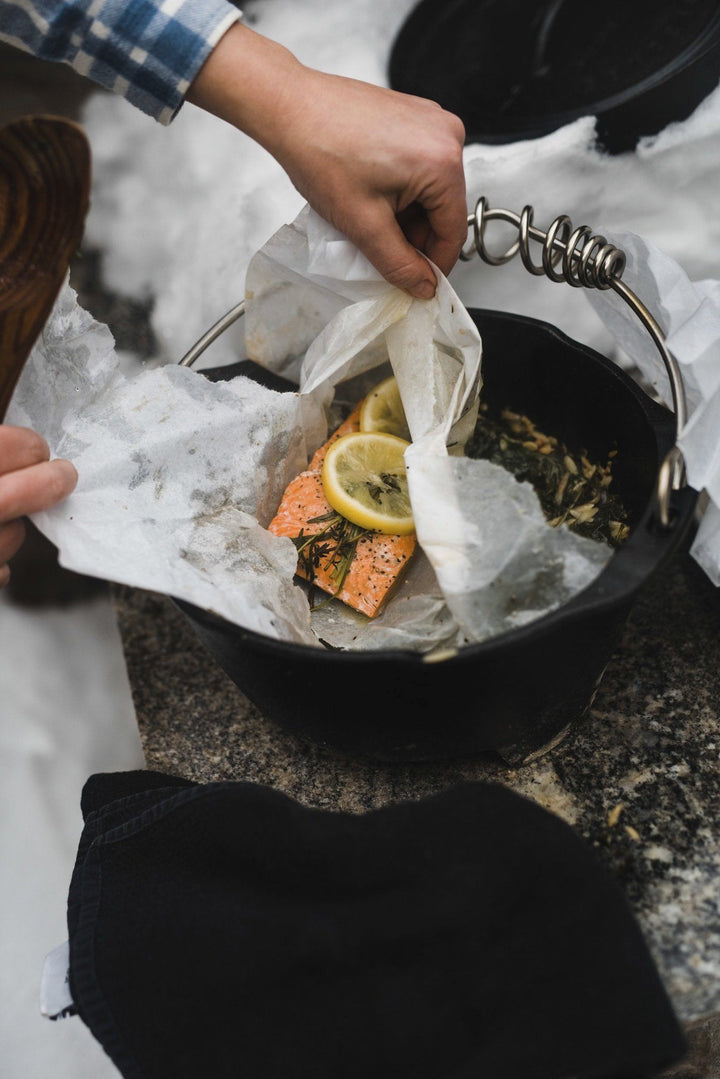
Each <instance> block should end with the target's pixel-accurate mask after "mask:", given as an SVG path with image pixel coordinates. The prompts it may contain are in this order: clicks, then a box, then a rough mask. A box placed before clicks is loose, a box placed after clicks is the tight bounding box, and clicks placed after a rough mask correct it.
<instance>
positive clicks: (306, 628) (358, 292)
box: [8, 207, 717, 651]
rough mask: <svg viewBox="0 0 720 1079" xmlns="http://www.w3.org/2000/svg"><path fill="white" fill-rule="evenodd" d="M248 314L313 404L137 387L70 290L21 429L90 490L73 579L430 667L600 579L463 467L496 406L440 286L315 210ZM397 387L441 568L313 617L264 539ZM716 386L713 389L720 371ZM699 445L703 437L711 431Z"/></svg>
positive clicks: (528, 511)
mask: <svg viewBox="0 0 720 1079" xmlns="http://www.w3.org/2000/svg"><path fill="white" fill-rule="evenodd" d="M638 242H641V241H638ZM633 257H635V256H633ZM642 257H644V252H642V251H639V253H638V255H637V258H638V259H640V258H642ZM670 263H671V264H672V266H671V268H672V270H673V273H674V274H677V267H676V266H675V264H674V263H672V260H670ZM666 269H667V268H666V267H664V264H662V261H660V262H658V260H657V258H656V257H655V256H654V253H653V258H652V259H650V260H649V262H648V264H647V265H646V266H643V267H642V268H641V269H640V270H639V271H638V274H639V281H638V286H637V287H638V291H640V290H641V288H645V289H646V291H645V292H644V293H643V295H644V296H648V291H647V289H648V288H649V286H650V284H651V283H652V281H654V280H655V274H656V273H657V274H659V276H658V278H657V281H656V284H657V289H658V292H659V294H660V295H661V296H662V298H663V302H665V301H667V304H668V305H669V308H668V309H670V308H672V309H673V310H674V307H675V306H677V307H678V309H679V310H681V311H682V312H684V313H685V314H686V315H687V318H686V321H688V319H689V322H690V325H689V326H685V327H684V331H683V332H684V333H685V336H686V337H687V338H688V339H689V340H691V341H692V342H694V345H693V346H692V348H694V349H695V352H697V341H698V335H697V333H696V332H695V329H694V328H693V327H694V320H697V326H698V327H700V328H701V329H702V328H703V327H704V330H705V333H706V336H708V338H711V337H712V331H713V330H715V331H716V332H717V325H716V323H717V319H716V314H715V309H714V308H713V307H703V305H702V304H701V305H700V308H698V307H697V305H696V306H695V308H693V311H690V309H689V300H688V296H686V295H685V294H683V296H682V297H680V299H679V300H677V297H674V296H671V297H670V298H669V299H667V297H666V295H665V293H666V290H667V279H666V278H667V275H666V273H665V270H666ZM709 291H710V292H712V290H711V289H710V290H709ZM246 294H247V314H246V319H245V333H246V349H247V354H248V355H249V356H250V357H251V358H253V359H255V360H256V361H257V362H259V363H261V364H263V365H265V366H266V367H268V368H269V369H271V370H274V371H277V372H278V373H280V374H283V375H284V376H285V377H289V378H291V379H292V380H294V381H297V384H298V390H297V392H290V393H276V392H274V391H271V390H267V389H265V388H263V387H261V386H258V385H256V384H255V383H253V382H252V381H251V380H249V379H247V378H245V377H239V378H235V379H233V380H231V381H229V382H225V383H211V382H209V381H208V380H207V379H206V378H205V377H204V376H203V375H202V374H201V373H200V372H196V371H192V370H189V369H186V368H180V367H177V366H175V365H168V366H165V367H161V368H154V369H152V370H144V371H140V372H136V373H133V374H132V375H129V376H126V375H123V374H122V373H121V372H120V370H119V368H118V365H117V357H116V355H115V353H114V348H113V341H112V338H111V335H110V334H109V331H108V330H107V328H106V327H103V326H101V325H99V324H98V323H96V322H94V320H93V319H92V318H91V317H90V316H89V315H88V314H87V313H86V312H85V311H83V310H82V309H81V308H80V307H79V306H78V304H77V298H76V296H75V294H74V292H73V290H72V289H71V288H70V287H69V286H66V288H65V289H64V290H63V292H62V294H61V296H60V298H59V300H58V303H57V304H56V307H55V309H54V311H53V314H52V315H51V317H50V319H49V320H48V324H47V326H46V327H45V330H44V332H43V335H42V337H41V339H40V341H39V342H38V344H37V345H36V347H35V349H34V350H33V353H32V356H31V358H30V360H29V362H28V364H27V366H26V369H25V371H24V373H23V376H22V378H21V380H20V383H19V385H18V388H17V390H16V393H15V396H14V398H13V401H12V403H11V407H10V410H9V413H8V422H10V423H20V424H26V425H28V426H32V427H34V428H36V429H37V430H39V431H41V432H42V433H43V434H44V435H45V437H46V438H47V439H48V441H49V443H50V445H51V449H52V451H53V453H54V454H56V455H58V456H67V457H69V458H70V459H71V460H73V461H74V462H75V464H76V466H77V468H78V471H79V473H80V482H79V485H78V488H77V490H76V492H75V493H74V494H73V495H72V496H71V497H70V498H69V499H68V500H66V502H64V503H63V504H61V505H60V506H57V507H55V508H53V509H52V510H50V511H48V512H46V513H42V514H38V515H36V517H35V521H36V523H37V525H38V527H39V528H40V529H41V531H43V532H44V533H45V534H46V535H47V536H48V537H49V538H50V539H51V540H52V541H53V542H54V543H55V544H56V545H57V546H58V548H59V551H60V559H61V562H62V563H63V564H64V565H66V566H68V567H70V568H72V569H75V570H77V571H79V572H83V573H90V574H93V575H95V576H99V577H104V578H107V579H109V580H112V581H118V582H122V583H127V584H130V585H134V586H137V587H142V588H147V589H151V590H153V591H159V592H165V593H167V594H169V595H172V596H176V597H179V598H183V599H186V600H189V601H190V602H192V603H195V604H197V605H198V606H200V607H204V608H208V609H210V610H214V611H216V612H217V613H219V614H221V615H223V616H224V617H225V618H227V619H229V620H230V621H233V622H236V623H238V624H241V625H243V626H246V627H248V628H250V629H255V630H259V631H260V632H262V633H266V634H269V635H271V636H276V637H279V638H281V639H286V640H296V641H303V642H306V643H308V644H317V643H318V637H322V638H323V640H327V641H329V642H330V643H336V644H337V645H338V646H341V647H351V648H357V647H362V648H382V647H388V646H391V645H400V646H401V647H413V648H417V649H419V650H422V651H428V650H430V649H433V648H443V649H446V648H453V647H457V646H459V645H460V644H462V643H463V642H465V641H469V640H483V639H485V638H487V637H488V636H491V635H493V634H495V633H497V632H500V631H502V630H503V629H507V628H511V627H513V626H516V625H520V624H524V623H526V622H528V621H530V620H532V619H533V618H536V617H538V616H539V615H541V614H543V613H545V612H546V611H547V610H550V609H553V608H554V607H557V606H559V605H560V604H562V603H564V602H566V601H567V600H568V599H569V598H570V597H571V596H572V595H574V594H575V593H576V592H577V591H579V590H580V589H582V588H583V587H585V586H586V585H587V584H588V583H589V582H590V581H591V580H592V579H594V577H595V576H596V575H597V573H598V572H600V570H601V569H602V567H603V566H604V565H605V564H606V562H607V560H608V558H609V557H610V555H611V551H610V549H609V548H607V547H605V546H604V545H602V544H597V543H594V542H592V541H590V540H586V539H583V538H581V537H578V536H576V535H574V534H573V533H571V532H569V531H568V530H567V529H565V528H559V529H551V528H550V527H549V526H548V525H547V524H546V522H545V518H544V516H543V514H542V511H541V509H540V506H539V502H538V500H537V497H536V495H535V493H534V491H533V490H532V488H531V487H530V486H529V485H528V484H520V483H518V482H517V481H516V480H515V479H514V478H513V477H512V476H511V475H510V474H509V473H507V472H506V471H505V470H504V469H501V468H499V467H497V466H495V465H493V464H490V463H489V462H487V461H476V460H470V459H468V458H465V457H464V456H462V449H463V446H464V442H465V440H466V439H467V437H468V436H469V434H470V433H471V431H472V429H473V426H474V423H475V418H476V414H477V405H478V395H479V393H480V392H481V386H482V373H481V361H482V343H481V341H480V338H479V335H478V332H477V329H476V327H475V325H474V323H473V322H472V320H471V319H470V317H469V315H468V314H467V311H466V310H465V308H464V306H463V304H462V302H461V300H460V299H459V297H458V296H457V295H456V293H455V292H454V291H453V289H452V288H451V286H450V285H449V283H448V282H447V280H446V279H445V278H444V277H443V276H442V275H441V274H439V273H438V291H437V295H436V297H435V298H434V299H433V300H430V301H418V300H413V299H412V298H411V297H409V296H408V295H406V294H405V293H403V292H400V291H399V290H397V289H394V288H392V287H391V286H390V285H388V284H387V283H386V282H385V281H384V280H382V279H381V278H380V277H379V276H378V274H377V273H376V272H375V271H374V269H373V268H372V267H371V266H370V264H369V263H368V262H367V261H366V260H365V259H364V257H363V256H362V255H360V253H359V252H358V251H357V250H356V249H355V248H354V247H352V245H350V244H349V243H348V241H347V240H346V239H345V238H344V237H343V236H342V235H341V234H339V233H337V232H335V230H333V229H332V228H331V227H330V226H329V225H327V224H326V223H325V222H324V221H322V220H321V219H320V218H318V217H317V216H316V215H315V214H314V213H313V212H312V211H310V210H309V209H308V208H307V207H305V208H304V209H303V211H302V212H301V213H300V215H299V216H298V218H296V220H295V221H294V222H293V223H292V224H290V225H287V226H284V227H283V228H281V229H280V230H279V231H278V232H277V233H276V234H275V235H274V236H273V237H272V238H271V239H270V240H269V241H268V243H267V244H266V245H265V246H264V247H263V248H262V250H261V251H259V252H258V253H257V254H256V256H255V257H254V258H253V259H252V260H251V263H250V266H249V268H248V274H247V282H246ZM691 294H692V296H693V297H695V296H696V290H695V289H694V287H692V286H691ZM676 300H677V303H676ZM708 302H709V301H708ZM700 309H702V311H703V314H700V313H699V312H700ZM601 314H602V316H603V317H607V319H608V324H609V325H611V328H612V329H613V332H617V333H618V334H619V335H620V337H621V338H622V343H623V347H625V348H626V349H627V348H628V342H627V340H626V338H628V336H629V335H631V331H630V330H629V329H628V327H627V325H626V324H625V323H624V322H622V321H621V322H616V321H615V319H616V315H615V313H614V312H613V313H612V314H610V313H608V312H606V311H605V307H604V306H603V307H602V308H601ZM704 316H707V318H706V319H705V321H704ZM620 317H621V319H622V316H620ZM681 329H682V327H681V328H679V329H678V331H677V332H678V333H679V334H680V330H681ZM680 336H681V337H682V334H681V335H680ZM679 339H680V338H679ZM683 342H684V339H683ZM685 344H686V343H685ZM692 348H691V347H690V346H689V345H687V347H685V345H684V347H683V350H682V351H683V355H686V356H688V357H690V354H691V352H692ZM693 354H694V353H693ZM649 362H650V363H652V361H651V360H649ZM687 363H688V364H689V365H690V366H692V361H691V360H690V359H688V360H687ZM389 370H392V371H393V372H394V373H395V375H396V377H397V380H398V383H399V386H400V391H401V395H402V399H403V404H404V407H405V411H406V414H407V418H408V423H409V426H410V430H411V432H412V436H413V444H412V446H411V447H410V448H409V449H408V451H407V455H406V462H407V466H408V476H409V486H410V495H411V500H412V505H413V513H414V517H415V521H416V526H417V533H418V539H419V543H420V547H421V553H420V554H419V555H418V556H417V558H416V560H415V564H414V565H413V566H412V567H411V570H410V572H409V574H408V576H407V579H406V581H405V582H404V583H403V585H402V586H401V588H400V589H399V590H398V593H397V595H396V596H395V597H394V598H393V599H392V600H391V601H390V603H389V605H388V607H387V609H386V611H385V612H384V614H383V615H381V616H380V618H379V619H377V620H374V621H373V622H368V620H367V619H364V618H363V617H362V616H358V615H356V614H355V613H354V612H352V611H349V610H348V609H347V608H345V607H343V606H342V605H341V604H339V603H337V602H332V603H331V604H329V605H326V606H324V607H323V608H322V610H321V611H319V612H317V613H316V614H314V615H313V616H312V617H311V616H310V613H309V609H308V603H307V599H306V595H305V591H304V589H303V587H302V586H300V585H299V584H298V583H297V582H296V581H295V580H294V570H295V565H296V552H295V548H294V546H293V544H292V542H291V541H290V540H288V539H281V538H278V537H275V536H273V535H271V534H270V533H269V532H268V531H267V529H266V527H265V526H266V525H267V524H268V522H269V520H270V519H271V517H272V515H273V513H274V511H275V508H276V507H277V504H278V502H279V500H280V498H281V495H282V492H283V490H284V488H285V486H286V485H287V483H288V482H289V480H290V479H291V478H293V477H294V476H295V475H296V474H297V473H298V472H300V471H301V470H302V469H303V468H304V466H305V464H306V462H307V460H308V457H309V456H310V454H311V453H312V452H313V451H314V449H315V448H316V447H317V446H318V445H319V444H321V442H322V441H323V440H324V439H325V437H326V436H327V433H328V428H327V417H328V410H329V408H330V405H331V402H332V400H333V396H334V394H335V392H337V393H338V394H339V395H345V396H346V397H347V396H352V393H353V391H354V392H355V393H356V397H355V399H359V396H360V391H361V389H362V388H363V387H365V388H367V387H369V386H370V385H372V384H373V383H374V382H375V381H378V380H379V378H380V377H383V376H384V375H385V374H386V373H387V371H389ZM698 370H700V369H698ZM703 370H704V368H703ZM655 374H657V370H656V369H655ZM708 378H709V379H710V382H711V383H712V384H713V385H714V380H713V377H712V365H711V364H710V372H709V373H708ZM701 413H702V409H699V411H698V415H700V414H701ZM695 423H696V428H695V430H696V431H700V430H702V431H705V430H706V428H707V430H708V431H709V429H710V427H711V426H712V423H711V421H710V420H709V419H706V421H705V426H703V424H702V421H701V420H696V421H695ZM715 429H716V430H717V427H716V428H715ZM691 436H692V430H691V428H690V427H689V428H688V432H687V436H686V442H684V444H683V448H686V449H687V452H688V453H690V454H691V455H692V442H691ZM707 438H710V440H711V441H712V436H711V435H709V434H708V435H707V437H706V438H704V439H703V440H702V454H703V455H706V452H707V450H708V444H707ZM713 448H714V449H715V450H716V453H717V447H716V445H715V442H713ZM716 467H717V461H716ZM693 475H694V476H695V477H696V479H697V476H698V470H697V467H696V464H693Z"/></svg>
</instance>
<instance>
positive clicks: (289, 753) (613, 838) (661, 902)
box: [115, 555, 720, 1079]
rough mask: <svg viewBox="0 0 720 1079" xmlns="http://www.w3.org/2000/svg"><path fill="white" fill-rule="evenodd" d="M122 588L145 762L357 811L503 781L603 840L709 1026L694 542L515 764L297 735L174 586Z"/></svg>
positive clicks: (596, 842) (663, 958)
mask: <svg viewBox="0 0 720 1079" xmlns="http://www.w3.org/2000/svg"><path fill="white" fill-rule="evenodd" d="M115 601H116V607H117V613H118V619H119V625H120V630H121V634H122V637H123V642H124V647H125V651H126V659H127V665H128V671H129V676H130V682H131V686H132V689H133V694H134V699H135V705H136V709H137V716H138V723H139V726H140V731H141V736H142V739H143V745H144V750H145V755H146V761H147V765H148V767H149V768H151V769H157V770H160V771H165V772H170V773H172V774H176V775H182V776H186V777H188V778H191V779H194V780H197V781H200V782H209V781H213V780H218V779H238V780H248V781H252V782H257V783H265V784H268V785H270V786H273V787H276V788H278V789H280V790H283V791H285V792H286V793H288V794H290V795H291V796H293V797H295V798H296V799H298V800H299V801H301V802H304V803H307V804H312V805H317V806H322V807H327V808H331V809H336V810H346V811H351V812H362V811H364V810H367V809H370V808H373V807H376V806H380V805H383V804H386V803H388V802H392V801H398V800H401V799H417V798H422V797H424V796H426V795H429V794H431V793H433V792H435V791H438V790H440V789H442V788H445V787H447V786H449V785H451V784H453V783H456V782H458V781H464V780H493V781H497V782H501V783H504V784H507V785H508V786H510V787H511V788H512V789H513V790H515V791H517V792H518V793H520V794H522V795H525V796H527V797H529V798H532V799H534V800H535V801H537V802H538V803H539V804H541V805H543V806H545V807H546V808H547V809H549V810H550V811H552V812H554V813H557V814H558V815H559V816H561V817H562V818H564V819H565V820H566V821H567V822H568V823H570V824H571V825H572V826H573V827H574V828H575V829H576V830H577V831H578V833H579V834H580V835H582V836H583V837H584V838H585V839H586V840H587V841H588V842H589V843H590V844H591V845H592V846H593V848H594V849H595V850H596V852H597V855H598V857H599V858H600V859H601V860H602V861H603V862H604V863H605V864H606V865H607V866H608V867H609V868H610V869H611V871H612V872H613V873H614V874H615V876H616V878H617V879H618V880H619V881H620V883H621V884H622V886H623V888H624V889H625V892H626V894H627V896H628V899H629V901H630V903H631V905H632V908H633V909H634V911H635V912H636V915H637V917H638V920H639V922H640V925H641V926H642V928H643V931H644V933H645V935H646V939H647V941H648V944H649V946H650V949H651V951H652V953H653V955H654V957H655V959H656V962H657V964H658V967H659V970H660V972H661V975H662V977H663V979H664V981H665V984H666V986H667V989H668V992H669V994H670V997H671V999H672V1000H673V1003H674V1005H675V1007H676V1010H677V1012H678V1014H679V1016H680V1017H681V1019H683V1020H684V1021H685V1022H686V1023H688V1024H695V1023H697V1021H699V1020H704V1021H706V1022H705V1025H704V1026H703V1027H702V1029H703V1031H704V1033H703V1035H702V1036H703V1038H705V1040H707V1038H708V1037H709V1036H710V1035H708V1033H707V1031H708V1030H710V1029H711V1027H712V1024H713V1023H714V1022H715V1017H716V1016H718V1015H720V886H719V885H718V881H719V880H720V591H718V590H716V589H714V588H713V587H712V586H711V585H710V584H709V582H708V581H707V578H706V577H705V576H704V575H703V574H702V572H701V571H700V570H699V569H698V567H697V566H696V565H695V563H694V562H693V561H692V560H691V559H690V558H689V557H688V556H686V555H682V556H679V557H678V558H676V560H675V561H674V562H673V563H672V564H671V565H670V567H669V568H668V569H667V570H666V571H665V572H664V573H663V575H662V576H661V577H658V578H657V579H656V580H655V581H654V582H652V583H651V584H650V585H649V586H648V587H647V588H646V591H645V593H644V595H643V596H642V598H641V599H640V600H639V602H638V603H637V604H636V607H635V609H634V611H633V614H632V616H631V618H630V621H629V622H628V625H627V627H626V631H625V633H624V636H623V639H622V642H621V644H620V646H619V647H618V649H617V650H616V653H615V655H614V656H613V659H612V661H611V663H610V664H609V666H608V668H607V671H606V673H605V676H604V678H603V681H602V683H601V686H600V690H599V692H598V694H597V696H596V698H595V701H594V704H593V706H592V708H591V710H590V712H589V714H588V715H587V716H586V717H585V719H583V720H582V721H581V722H579V723H578V724H577V725H576V726H575V727H574V728H573V729H572V730H571V732H570V734H569V735H568V736H567V738H566V739H565V740H564V741H563V742H562V743H561V744H560V745H559V746H557V747H556V748H555V749H554V750H552V751H551V752H549V753H548V754H546V755H545V756H544V757H542V758H540V759H539V760H536V761H534V762H533V763H531V764H529V765H526V766H525V767H523V768H521V769H516V770H510V769H508V767H507V766H506V765H504V764H503V763H502V762H500V761H499V760H497V759H496V758H494V757H490V756H483V757H476V758H472V759H463V760H450V761H439V762H434V763H429V764H428V763H425V764H420V765H417V764H413V765H397V764H394V765H378V764H376V763H374V762H369V761H363V760H350V759H347V758H344V757H341V756H339V755H336V754H331V753H329V752H328V751H327V750H324V749H321V748H319V747H317V746H313V745H309V744H306V743H304V742H301V741H299V740H298V739H296V738H295V737H294V736H292V735H290V734H288V733H287V732H285V731H283V730H281V729H280V728H278V727H277V726H276V725H275V724H273V723H272V722H270V721H269V720H268V719H266V718H265V717H264V716H263V715H262V714H261V713H260V712H259V711H258V710H257V708H255V706H254V705H253V704H251V703H250V702H249V701H248V699H247V698H246V697H245V696H244V694H243V693H242V692H241V691H240V690H239V689H238V688H237V687H236V686H235V685H234V684H233V683H232V682H231V681H230V680H229V679H228V677H227V676H226V675H225V674H224V672H223V671H222V670H221V668H220V667H219V666H218V665H217V663H216V662H215V661H214V659H213V658H212V657H211V656H210V655H209V653H208V652H207V651H206V650H205V649H204V647H203V646H202V645H201V643H200V642H199V640H198V638H197V637H196V635H195V633H194V631H193V629H192V628H191V626H190V624H189V623H188V622H187V621H186V619H185V617H184V616H183V615H182V614H181V613H180V612H179V610H178V609H177V608H176V607H175V606H174V604H173V603H172V602H171V601H170V600H168V599H167V598H166V597H163V596H158V595H155V594H152V593H147V592H140V591H136V590H131V589H126V588H117V589H115ZM711 1017H712V1018H711ZM708 1020H709V1021H710V1023H711V1027H708V1026H707V1021H708ZM698 1029H700V1028H698ZM698 1037H699V1035H698ZM709 1067H710V1066H709ZM686 1074H688V1075H691V1074H697V1075H703V1076H707V1077H708V1079H711V1077H712V1076H714V1075H717V1074H720V1072H716V1071H714V1070H703V1071H702V1072H701V1071H696V1072H686Z"/></svg>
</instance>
